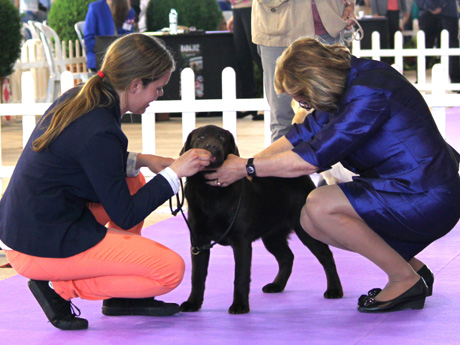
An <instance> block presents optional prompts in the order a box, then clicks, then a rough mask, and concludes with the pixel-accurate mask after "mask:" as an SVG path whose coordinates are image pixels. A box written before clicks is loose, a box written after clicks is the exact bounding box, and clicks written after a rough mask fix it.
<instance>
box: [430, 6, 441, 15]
mask: <svg viewBox="0 0 460 345" xmlns="http://www.w3.org/2000/svg"><path fill="white" fill-rule="evenodd" d="M441 11H442V8H441V7H438V8H436V9H434V10H433V11H432V10H430V12H431V13H433V14H439V13H441Z"/></svg>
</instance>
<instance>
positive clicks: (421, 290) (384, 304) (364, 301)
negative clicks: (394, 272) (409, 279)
mask: <svg viewBox="0 0 460 345" xmlns="http://www.w3.org/2000/svg"><path fill="white" fill-rule="evenodd" d="M371 291H372V290H371ZM427 292H428V287H427V285H426V283H425V281H424V280H423V278H420V279H419V281H418V282H417V283H415V284H414V285H413V286H412V287H411V288H410V289H409V290H407V291H406V292H404V293H403V294H401V295H400V296H398V297H396V298H394V299H392V300H390V301H377V300H376V299H375V298H374V297H370V296H366V295H362V296H361V297H360V298H359V300H358V311H360V312H362V313H383V312H390V311H398V310H404V309H423V306H424V305H425V298H426V296H427Z"/></svg>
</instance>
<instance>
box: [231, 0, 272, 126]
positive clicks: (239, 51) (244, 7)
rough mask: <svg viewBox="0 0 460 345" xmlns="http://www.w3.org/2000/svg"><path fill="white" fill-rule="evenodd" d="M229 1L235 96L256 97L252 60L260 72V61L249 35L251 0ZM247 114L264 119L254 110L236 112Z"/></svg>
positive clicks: (240, 114) (242, 114) (242, 115)
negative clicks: (235, 83) (234, 66)
mask: <svg viewBox="0 0 460 345" xmlns="http://www.w3.org/2000/svg"><path fill="white" fill-rule="evenodd" d="M231 3H232V11H233V16H232V17H231V18H230V19H229V21H228V22H227V29H228V30H229V31H231V32H233V43H234V45H235V50H236V63H237V68H236V80H237V97H238V98H256V97H257V94H256V91H257V88H256V83H255V78H254V62H255V63H256V64H257V66H258V68H259V71H261V72H262V61H261V60H260V56H259V53H258V52H257V46H256V45H255V44H254V43H253V42H252V37H251V6H252V0H232V1H231ZM247 115H252V119H253V120H263V119H264V116H263V115H262V114H260V115H259V114H257V111H256V110H254V111H246V112H238V117H239V118H242V117H245V116H247Z"/></svg>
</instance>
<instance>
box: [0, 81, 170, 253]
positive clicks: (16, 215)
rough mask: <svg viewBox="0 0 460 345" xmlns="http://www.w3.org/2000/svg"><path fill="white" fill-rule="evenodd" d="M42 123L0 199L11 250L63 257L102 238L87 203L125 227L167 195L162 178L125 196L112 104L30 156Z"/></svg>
mask: <svg viewBox="0 0 460 345" xmlns="http://www.w3.org/2000/svg"><path fill="white" fill-rule="evenodd" d="M76 89H77V88H75V89H73V90H71V91H70V92H69V93H67V94H66V95H65V96H63V97H67V96H68V95H69V94H71V93H73V92H76ZM58 101H59V99H58ZM58 101H57V102H58ZM48 124H49V119H45V121H40V122H39V124H38V125H37V126H36V128H35V130H34V131H33V133H32V135H31V137H30V139H29V142H28V143H27V145H26V147H25V148H24V150H23V152H22V154H21V156H20V158H19V160H18V163H17V165H16V168H15V170H14V172H13V176H12V178H11V181H10V183H9V184H8V187H7V189H6V191H5V194H4V195H3V197H2V198H1V200H0V239H1V240H2V241H3V243H4V244H5V245H7V246H8V247H10V248H11V249H14V250H16V251H19V252H21V253H25V254H29V255H34V256H39V257H51V258H64V257H70V256H72V255H75V254H78V253H81V252H83V251H85V250H87V249H89V248H91V247H93V246H94V245H96V244H97V243H98V242H100V241H101V240H102V239H103V238H104V236H105V234H106V231H107V229H106V228H105V227H104V226H102V225H100V224H99V223H98V222H97V221H96V219H95V218H94V217H93V215H92V213H91V211H90V210H89V209H88V207H87V204H88V203H101V204H102V205H103V206H104V209H105V210H106V211H107V214H108V215H109V217H110V218H111V219H112V220H113V221H114V222H115V224H117V225H118V226H120V227H121V228H123V229H129V228H131V227H133V226H134V225H136V224H138V223H139V222H141V221H142V220H144V219H145V218H146V217H147V216H148V215H149V214H150V213H151V212H152V211H153V210H154V209H156V208H157V207H158V206H159V205H161V204H163V203H164V202H165V201H167V200H168V199H169V198H170V197H171V196H173V194H174V193H173V190H172V188H171V186H170V185H169V183H168V182H167V180H166V179H165V178H164V177H163V176H161V175H156V176H155V177H154V178H153V179H152V180H150V181H149V182H148V183H147V184H146V185H145V186H144V187H143V188H141V189H140V190H139V191H138V192H137V193H136V194H135V195H133V196H131V195H130V192H129V189H128V186H127V183H126V162H127V157H128V151H127V147H128V139H127V138H126V136H125V134H124V133H123V132H122V130H121V113H120V105H119V104H118V103H117V104H116V105H115V106H114V107H113V108H110V109H109V108H96V109H94V110H92V111H90V112H89V113H87V114H85V115H83V116H82V117H81V118H79V119H77V120H75V121H74V122H73V123H71V124H70V125H69V126H68V127H67V128H66V129H65V130H64V131H63V132H62V133H61V134H60V135H59V136H58V137H57V138H56V139H55V140H54V141H53V142H52V143H51V145H50V146H49V147H48V149H46V150H43V151H41V152H35V151H33V150H32V143H33V141H34V140H35V139H37V138H38V137H39V136H41V135H42V134H43V132H44V130H45V129H46V128H47V127H48Z"/></svg>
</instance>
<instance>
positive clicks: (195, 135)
mask: <svg viewBox="0 0 460 345" xmlns="http://www.w3.org/2000/svg"><path fill="white" fill-rule="evenodd" d="M190 149H205V150H208V151H209V152H211V154H212V156H213V157H214V158H215V161H214V162H213V163H212V164H211V165H210V166H209V168H217V167H220V166H221V165H222V164H223V163H224V161H225V159H226V158H227V156H228V155H229V154H231V153H232V154H234V155H237V156H239V155H240V154H239V152H238V148H237V147H236V143H235V138H234V137H233V135H232V133H230V132H229V131H227V130H225V129H223V128H221V127H218V126H214V125H206V126H203V127H199V128H197V129H195V130H193V131H192V132H191V133H190V134H189V135H188V137H187V140H186V141H185V144H184V147H183V148H182V150H181V152H180V154H183V153H184V152H185V151H187V150H190Z"/></svg>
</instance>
